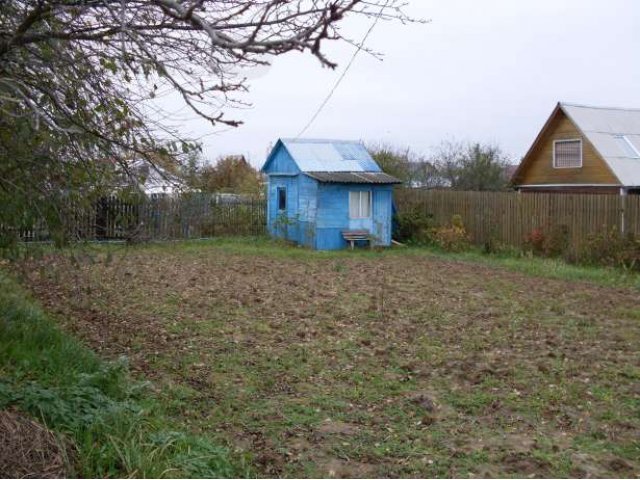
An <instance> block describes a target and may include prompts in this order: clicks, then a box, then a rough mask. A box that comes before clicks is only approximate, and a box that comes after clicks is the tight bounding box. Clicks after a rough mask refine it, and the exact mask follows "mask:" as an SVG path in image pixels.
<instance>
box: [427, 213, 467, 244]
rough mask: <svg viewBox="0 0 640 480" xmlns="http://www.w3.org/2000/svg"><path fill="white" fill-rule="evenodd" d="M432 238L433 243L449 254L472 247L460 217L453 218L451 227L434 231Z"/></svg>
mask: <svg viewBox="0 0 640 480" xmlns="http://www.w3.org/2000/svg"><path fill="white" fill-rule="evenodd" d="M431 238H432V240H433V243H435V244H436V245H437V246H438V247H440V248H442V249H443V250H446V251H447V252H462V251H464V250H467V249H468V248H469V247H470V245H471V244H470V242H469V235H468V234H467V230H466V229H465V228H464V224H463V222H462V217H461V216H460V215H454V216H453V217H451V223H450V224H449V225H444V226H442V227H438V228H435V229H433V230H432V232H431Z"/></svg>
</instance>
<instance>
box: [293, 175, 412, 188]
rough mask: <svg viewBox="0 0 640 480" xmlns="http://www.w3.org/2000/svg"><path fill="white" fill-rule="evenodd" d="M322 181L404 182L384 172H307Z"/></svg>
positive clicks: (380, 183) (384, 183) (385, 183)
mask: <svg viewBox="0 0 640 480" xmlns="http://www.w3.org/2000/svg"><path fill="white" fill-rule="evenodd" d="M305 174H306V175H308V176H310V177H311V178H314V179H316V180H318V181H319V182H321V183H372V184H378V185H392V184H394V183H402V182H401V181H400V180H398V179H397V178H396V177H392V176H391V175H388V174H386V173H384V172H305Z"/></svg>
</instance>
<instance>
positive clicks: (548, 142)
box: [515, 109, 620, 185]
mask: <svg viewBox="0 0 640 480" xmlns="http://www.w3.org/2000/svg"><path fill="white" fill-rule="evenodd" d="M574 138H580V139H582V167H581V168H554V167H553V142H554V140H565V139H574ZM515 183H516V185H548V184H554V185H559V184H605V185H618V184H619V183H620V182H619V180H618V179H617V178H616V176H615V175H614V174H613V173H612V172H611V170H610V169H609V167H608V166H607V164H606V163H605V161H604V160H603V159H602V157H600V155H599V154H598V152H596V150H595V149H594V148H593V146H592V145H591V143H590V142H589V141H588V140H587V138H586V137H585V136H584V135H582V134H581V133H580V131H579V130H578V128H577V127H576V126H575V125H574V123H573V122H572V121H571V120H570V119H569V118H568V117H567V116H566V115H565V114H564V112H562V110H560V109H558V110H557V112H556V114H555V116H554V118H552V119H551V121H550V123H549V124H548V126H547V128H546V132H543V134H542V137H541V138H540V139H539V140H538V142H537V144H536V145H534V147H533V149H532V150H531V151H530V152H529V153H528V154H527V156H526V157H525V158H524V159H523V165H522V167H521V169H520V172H519V173H518V174H517V178H516V179H515Z"/></svg>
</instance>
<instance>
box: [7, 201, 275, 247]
mask: <svg viewBox="0 0 640 480" xmlns="http://www.w3.org/2000/svg"><path fill="white" fill-rule="evenodd" d="M56 217H57V218H56V221H57V220H59V221H61V222H62V225H63V231H64V232H65V234H66V236H67V237H68V238H69V239H71V240H129V241H147V240H177V239H190V238H205V237H214V236H224V235H262V234H264V233H265V232H266V202H265V200H264V199H258V198H246V197H241V198H231V199H230V198H220V197H218V196H216V195H208V194H185V195H182V196H166V195H154V196H150V197H134V198H120V197H115V196H114V197H103V198H100V199H98V200H97V201H95V202H85V203H82V202H72V201H69V202H66V204H64V205H62V206H61V207H60V212H59V214H58V215H56ZM17 233H18V236H19V237H20V239H21V240H22V241H26V242H29V241H46V240H52V237H51V234H50V232H49V231H48V229H47V224H46V222H45V221H44V220H43V219H34V220H33V221H32V222H31V224H29V225H26V226H25V225H23V226H21V227H20V228H19V229H18V232H17Z"/></svg>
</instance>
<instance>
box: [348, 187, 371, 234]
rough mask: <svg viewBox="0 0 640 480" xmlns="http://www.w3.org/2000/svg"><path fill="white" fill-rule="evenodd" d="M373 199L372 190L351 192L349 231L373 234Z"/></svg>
mask: <svg viewBox="0 0 640 480" xmlns="http://www.w3.org/2000/svg"><path fill="white" fill-rule="evenodd" d="M372 218H373V198H372V193H371V190H350V191H349V230H369V232H371V233H373V221H372Z"/></svg>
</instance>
